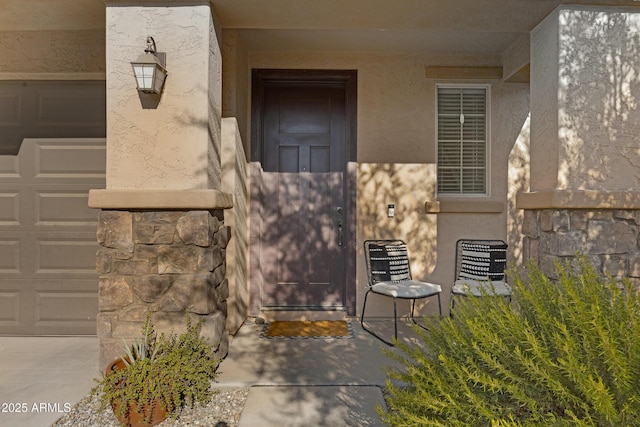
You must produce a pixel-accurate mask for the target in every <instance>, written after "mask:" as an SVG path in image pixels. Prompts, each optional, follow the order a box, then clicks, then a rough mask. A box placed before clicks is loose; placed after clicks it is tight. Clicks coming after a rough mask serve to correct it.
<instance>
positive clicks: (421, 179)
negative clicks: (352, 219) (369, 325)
mask: <svg viewBox="0 0 640 427" xmlns="http://www.w3.org/2000/svg"><path fill="white" fill-rule="evenodd" d="M496 60H498V59H496V58H492V57H481V56H477V57H474V56H468V57H450V56H446V55H440V56H425V55H419V54H387V55H383V54H374V53H322V54H320V53H294V52H292V53H250V54H248V64H247V69H246V70H245V71H246V72H247V73H249V70H250V69H251V68H308V69H355V70H357V71H358V120H357V126H358V128H357V133H358V142H357V144H358V145H357V150H358V155H357V160H358V164H359V166H358V177H357V179H358V184H357V198H358V200H357V203H358V207H357V213H358V214H357V230H358V233H357V242H356V248H357V251H358V259H357V288H358V304H357V306H358V310H359V309H360V307H361V303H362V295H363V292H362V288H363V286H364V284H365V283H366V275H365V267H364V258H363V257H362V249H361V248H362V242H363V240H365V239H367V238H376V237H399V238H403V239H406V240H408V242H409V243H410V246H412V247H411V248H410V249H411V252H412V254H413V257H414V258H415V263H416V267H415V268H416V270H415V272H414V273H417V274H415V276H416V277H421V278H429V280H433V281H436V282H438V283H442V284H443V285H444V286H443V287H444V289H445V292H444V294H443V303H444V304H445V305H446V304H447V303H448V292H449V289H450V282H451V280H452V276H453V262H454V254H455V241H456V240H457V239H458V238H462V237H477V238H482V237H494V238H501V239H507V233H508V230H507V212H508V211H509V208H508V206H507V203H506V201H507V191H508V174H509V156H510V153H511V152H512V149H513V147H514V144H515V142H516V140H517V139H518V137H519V135H521V133H522V129H523V126H525V123H526V121H527V117H528V112H529V90H528V85H527V84H511V83H501V82H499V81H475V82H474V81H455V82H452V81H449V82H447V81H440V80H438V81H436V80H429V79H427V78H426V77H425V67H426V66H428V65H442V64H447V65H478V66H485V65H492V64H493V63H494V62H495V61H496ZM241 79H242V77H241ZM441 82H442V83H461V84H463V83H485V84H486V83H489V84H490V88H491V102H492V105H491V117H492V122H491V165H490V167H491V194H490V196H488V197H480V198H479V197H466V198H457V197H449V198H444V197H441V198H440V200H441V201H442V202H443V203H442V207H443V212H441V213H435V212H427V211H426V210H425V203H426V202H433V201H435V195H434V194H435V193H434V191H435V190H434V188H435V159H436V144H435V138H436V135H435V94H436V84H437V83H441ZM229 84H233V82H232V81H227V80H225V88H224V90H225V92H226V91H227V90H229V88H228V85H229ZM225 99H226V98H225ZM247 105H248V104H247ZM236 113H237V114H239V115H245V117H246V120H247V122H249V118H250V113H249V111H248V110H243V109H242V108H238V110H237V111H236ZM246 133H247V134H249V130H248V129H247V131H246ZM525 135H526V136H527V137H528V133H526V132H525ZM244 143H245V144H247V140H245V141H244ZM511 167H512V169H513V163H512V165H511ZM515 179H517V178H515ZM516 184H517V183H516ZM383 199H384V200H383ZM388 203H395V204H396V212H397V216H396V218H393V219H388V218H386V208H387V204H388ZM511 209H513V210H515V208H513V206H512V207H511ZM512 212H513V211H512ZM512 224H513V223H512ZM518 253H520V251H518ZM372 304H374V305H375V303H373V302H372ZM431 306H433V304H431V305H430V307H429V308H428V310H431ZM367 311H368V310H367ZM373 314H375V312H374V313H373ZM379 314H385V313H383V312H381V311H380V312H379ZM386 314H388V313H386Z"/></svg>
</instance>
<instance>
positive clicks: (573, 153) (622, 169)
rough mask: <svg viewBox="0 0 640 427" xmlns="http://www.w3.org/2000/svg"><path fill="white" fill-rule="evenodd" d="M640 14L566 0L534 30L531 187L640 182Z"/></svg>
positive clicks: (576, 187) (593, 186) (609, 187)
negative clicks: (585, 5) (639, 148)
mask: <svg viewBox="0 0 640 427" xmlns="http://www.w3.org/2000/svg"><path fill="white" fill-rule="evenodd" d="M639 32H640V13H637V11H636V10H631V9H629V10H626V9H607V8H592V7H580V6H567V7H562V8H559V9H558V10H556V11H555V12H554V13H553V14H551V15H550V16H549V17H547V18H546V19H545V20H544V21H543V22H542V23H541V24H540V25H538V27H536V29H535V30H534V31H533V32H532V60H531V70H532V73H531V76H532V77H531V93H532V102H531V105H532V115H531V120H532V122H531V140H532V158H531V172H532V188H531V189H532V191H536V190H599V191H603V190H627V189H634V188H637V187H638V186H639V185H640V162H639V161H638V155H637V147H638V145H639V143H640V111H639V110H638V98H639V97H640V85H639V84H638V72H637V69H638V67H639V65H640V63H639V62H640V59H639V58H640V48H639V47H638V43H637V40H638V35H639Z"/></svg>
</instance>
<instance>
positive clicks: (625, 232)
mask: <svg viewBox="0 0 640 427" xmlns="http://www.w3.org/2000/svg"><path fill="white" fill-rule="evenodd" d="M522 231H523V238H524V247H523V251H524V253H523V259H524V260H525V261H527V260H530V259H531V260H534V261H535V262H536V263H537V265H538V266H539V267H540V268H541V270H542V271H543V272H544V274H545V275H546V276H547V277H550V278H556V277H557V275H556V272H555V264H554V263H555V262H556V261H561V262H563V263H565V262H567V261H569V262H572V263H575V257H576V254H577V253H580V254H582V255H585V256H586V257H587V258H588V259H589V260H590V261H591V263H592V264H593V265H594V266H595V267H596V269H598V271H599V272H600V273H602V274H606V275H611V276H613V277H616V278H622V277H627V278H629V279H630V280H631V281H632V282H634V284H635V286H636V288H637V287H638V286H639V285H640V247H639V244H638V237H639V236H640V210H635V209H631V210H614V209H602V210H588V209H541V210H526V211H525V217H524V223H523V229H522Z"/></svg>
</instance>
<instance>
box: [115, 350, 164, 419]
mask: <svg viewBox="0 0 640 427" xmlns="http://www.w3.org/2000/svg"><path fill="white" fill-rule="evenodd" d="M124 368H126V365H125V363H124V361H123V360H122V359H116V360H114V361H113V362H111V363H110V364H109V366H107V369H106V372H105V375H109V374H110V373H112V372H114V371H117V370H120V369H124ZM120 404H121V403H120V402H116V401H112V402H111V409H113V413H114V414H115V415H116V418H117V419H118V421H120V424H122V425H124V426H127V427H149V426H154V425H156V424H160V423H161V422H162V421H164V420H165V419H166V418H167V411H166V410H165V409H164V408H163V407H162V405H160V403H159V402H154V404H153V408H152V411H151V419H150V420H149V422H145V421H144V415H143V413H144V412H148V411H149V407H150V406H151V405H150V404H149V403H147V404H145V405H144V408H143V411H142V412H140V411H139V410H138V405H136V404H135V403H132V404H130V405H129V408H128V410H127V411H126V412H125V414H124V416H119V415H117V414H118V410H119V408H120Z"/></svg>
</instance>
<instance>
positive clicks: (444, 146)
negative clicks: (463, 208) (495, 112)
mask: <svg viewBox="0 0 640 427" xmlns="http://www.w3.org/2000/svg"><path fill="white" fill-rule="evenodd" d="M437 89H438V95H437V96H438V100H437V109H438V111H437V115H438V120H437V136H438V141H437V144H438V160H437V161H438V194H445V195H446V194H450V195H454V194H459V195H484V194H488V187H487V175H488V174H487V169H488V168H487V159H488V151H489V150H488V148H489V147H488V139H489V138H488V134H489V133H488V125H487V123H488V115H487V108H488V107H487V106H488V98H489V93H488V91H489V88H488V86H473V87H472V86H458V87H453V86H438V88H437Z"/></svg>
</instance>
